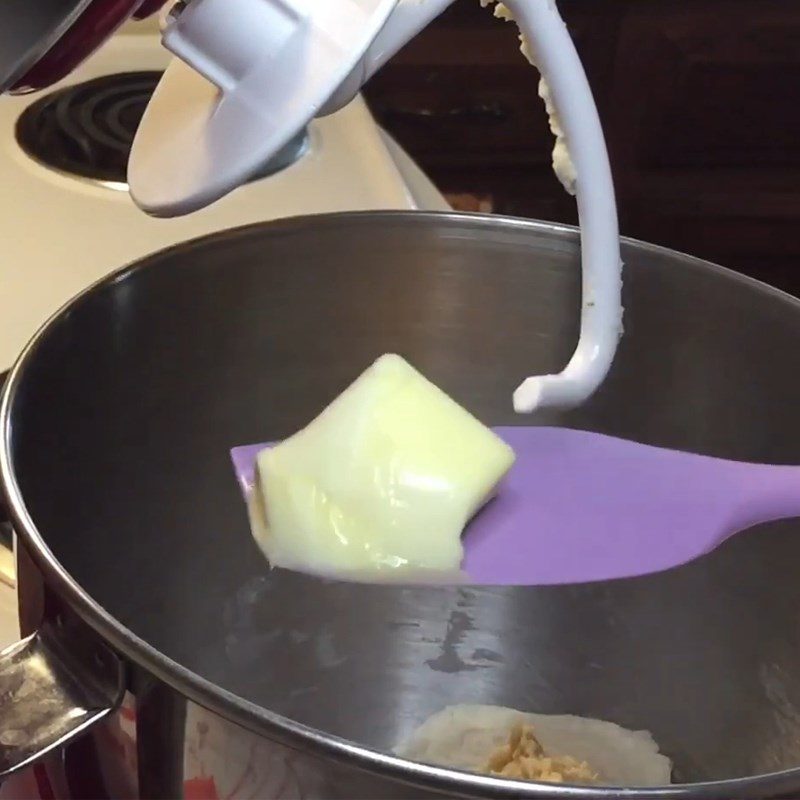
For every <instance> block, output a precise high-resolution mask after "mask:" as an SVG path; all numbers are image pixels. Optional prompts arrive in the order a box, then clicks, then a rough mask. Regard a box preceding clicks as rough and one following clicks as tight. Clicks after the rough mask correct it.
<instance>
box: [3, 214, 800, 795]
mask: <svg viewBox="0 0 800 800" xmlns="http://www.w3.org/2000/svg"><path fill="white" fill-rule="evenodd" d="M54 257H55V256H54ZM624 259H625V264H626V267H625V306H626V310H627V311H626V318H625V328H626V334H625V337H624V340H623V342H622V345H621V349H620V352H619V356H618V359H617V361H616V363H615V365H614V368H613V370H612V373H611V375H610V376H609V379H608V381H607V382H606V383H605V385H604V386H603V387H602V389H601V390H600V392H599V393H598V394H597V395H596V397H594V399H593V400H592V401H591V402H590V403H589V404H588V405H587V406H586V407H585V408H582V409H580V410H577V411H574V412H571V413H568V414H563V415H558V414H551V415H548V416H542V417H538V418H536V419H535V420H531V419H528V418H520V417H516V416H515V415H514V414H513V412H512V410H511V392H512V390H513V388H514V387H515V386H516V384H517V382H518V381H519V380H520V378H522V377H523V376H525V375H528V374H531V373H532V372H537V371H539V372H545V371H555V370H558V369H559V368H560V367H561V366H562V365H563V363H564V362H565V360H566V358H567V357H568V356H569V354H570V352H571V349H572V347H573V345H574V341H575V337H576V333H577V321H578V308H579V269H578V259H577V238H576V234H575V232H574V231H573V230H571V229H568V228H564V227H558V226H554V225H547V224H542V223H534V222H527V221H520V220H513V219H503V218H496V217H492V218H490V217H481V216H460V215H433V214H402V213H380V214H376V213H367V214H348V215H334V216H321V217H313V218H307V219H295V220H289V221H283V222H277V223H271V224H267V225H262V226H256V227H251V228H246V229H242V230H237V231H231V232H227V233H223V234H219V235H215V236H212V237H209V238H207V239H202V240H199V241H196V242H191V243H189V244H185V245H181V246H179V247H176V248H173V249H171V250H168V251H165V252H163V253H159V254H157V255H154V256H152V257H150V258H148V259H145V260H144V261H143V262H141V263H140V264H137V265H134V266H133V267H131V268H129V269H127V270H125V271H123V272H121V273H119V274H117V275H116V276H114V277H112V278H110V279H108V280H106V281H103V282H102V283H100V284H99V285H98V286H96V287H94V288H93V289H91V290H89V291H88V292H86V293H85V294H83V295H82V296H80V297H79V298H77V299H76V300H75V301H74V302H73V303H72V304H71V305H70V306H69V307H68V308H67V309H66V310H64V311H63V312H62V313H60V314H59V315H58V316H56V318H55V319H53V320H52V321H51V322H50V323H49V324H48V325H47V326H46V327H45V329H44V330H43V331H42V332H41V333H40V334H39V335H38V336H37V337H36V339H35V340H34V341H33V343H32V344H31V346H30V347H29V348H28V350H27V352H26V353H25V354H24V356H23V357H22V359H21V361H20V362H19V363H18V364H17V366H16V368H15V370H14V372H13V373H12V376H11V378H10V379H9V382H8V384H7V386H6V391H5V395H4V401H3V407H2V462H1V463H2V478H3V483H4V487H5V491H6V493H7V496H8V501H9V505H10V507H11V509H12V513H13V514H14V521H15V526H16V529H17V531H18V533H19V536H20V539H21V542H22V545H23V547H24V550H25V551H26V553H27V554H28V555H30V557H31V559H32V563H30V564H29V563H28V562H27V561H25V564H23V570H22V574H21V581H22V584H23V594H24V599H23V612H24V617H25V622H26V628H27V630H28V632H30V631H32V630H33V629H34V628H38V630H39V633H38V635H37V636H35V637H34V639H33V640H32V642H31V643H29V645H28V646H27V648H23V650H22V651H21V652H20V653H18V654H17V656H16V657H15V659H14V661H13V664H12V663H11V660H10V658H9V656H6V657H5V661H4V664H3V670H2V676H0V682H2V687H4V688H5V690H8V686H9V683H8V682H9V680H10V678H9V675H11V674H12V673H13V675H15V676H16V680H17V681H19V676H20V675H23V676H24V675H26V674H30V672H29V671H30V669H31V664H30V662H31V660H32V659H33V658H34V656H36V657H38V658H39V662H38V663H39V665H40V668H41V665H42V664H44V665H45V667H46V669H44V672H45V673H46V674H48V675H50V676H51V677H52V680H51V681H50V682H49V683H47V682H46V681H45V682H40V683H42V686H44V683H47V686H46V687H44V688H42V686H40V690H41V692H44V691H45V689H46V690H47V691H49V692H50V693H51V694H56V695H57V696H58V698H59V700H60V705H59V704H58V703H56V704H55V705H51V706H45V705H43V704H42V703H41V702H40V701H41V696H40V697H39V698H38V699H39V702H38V705H36V706H35V707H34V706H32V705H31V702H30V695H29V696H28V701H27V705H25V703H24V702H23V701H24V700H25V697H19V696H18V695H19V692H17V695H16V699H17V701H18V705H19V703H22V704H23V705H22V706H20V708H26V709H27V713H29V714H33V716H34V717H35V718H36V720H37V722H36V725H38V727H36V725H34V724H33V722H28V723H25V722H24V721H23V722H21V723H20V724H21V725H27V726H28V727H29V728H31V729H33V728H35V731H34V732H35V733H36V734H37V737H38V738H37V739H36V741H37V746H39V747H44V746H46V745H48V744H53V742H54V736H53V732H54V731H56V732H58V733H59V735H63V736H69V735H71V734H72V733H73V729H74V728H75V727H76V724H75V723H74V720H78V721H79V722H81V724H82V725H87V724H89V723H91V722H93V721H94V720H95V719H97V718H99V717H101V716H103V714H105V713H107V712H108V710H109V709H111V708H113V707H114V705H115V704H116V703H118V702H119V697H120V689H121V687H122V686H124V687H125V688H127V689H128V690H129V691H130V692H132V693H133V695H134V696H135V699H136V702H137V704H138V713H139V718H138V723H137V724H138V736H139V744H138V747H139V780H140V787H142V788H140V791H141V792H142V796H146V797H166V796H169V797H175V796H179V795H181V794H182V793H183V791H184V789H183V779H184V777H185V773H184V770H185V764H186V761H185V749H186V747H187V746H188V745H187V723H186V719H187V714H189V715H190V716H191V714H192V713H194V712H193V711H191V709H193V708H195V706H192V705H190V701H191V702H196V703H199V704H201V705H203V706H205V707H206V708H208V709H210V710H211V712H213V715H218V717H223V718H226V719H228V720H232V721H234V722H235V723H236V724H237V725H239V726H242V729H241V730H240V731H239V733H240V735H241V736H242V737H244V738H243V739H242V741H245V742H252V743H253V746H254V747H255V743H259V746H264V747H269V748H271V750H270V752H271V753H272V754H273V755H275V757H276V758H277V759H278V760H281V759H283V762H286V759H289V761H291V763H292V764H293V765H294V766H293V770H294V773H296V774H297V775H299V776H300V778H299V779H298V780H300V781H301V782H305V783H303V785H304V786H306V789H304V791H306V796H317V797H325V798H329V797H342V798H345V797H347V798H353V797H364V798H376V797H422V796H429V795H432V794H435V793H437V792H441V793H444V794H446V795H448V796H475V797H500V796H508V797H511V796H514V797H523V796H524V797H559V798H567V797H569V798H582V799H583V800H588V799H589V798H591V800H600V798H612V797H614V798H618V797H623V796H624V797H626V798H630V797H642V798H656V797H657V798H662V799H663V798H673V797H674V798H677V797H680V798H708V797H720V798H723V797H724V798H727V800H731V799H732V798H743V797H766V796H775V795H778V794H780V793H786V794H789V795H793V796H795V797H797V796H798V794H800V769H798V768H800V526H798V524H797V523H795V522H790V523H784V524H780V525H772V526H770V527H769V528H765V529H764V530H762V531H760V532H757V533H753V534H751V535H747V536H741V537H738V538H737V539H736V540H735V541H731V542H729V543H728V544H727V545H725V546H724V547H722V548H721V549H720V550H719V551H717V552H715V553H714V554H712V555H710V556H708V557H706V558H704V559H701V560H700V561H698V562H696V563H693V564H690V565H687V566H685V567H682V568H680V569H676V570H673V571H671V572H667V573H664V574H660V575H654V576H650V577H646V578H641V579H635V580H625V581H616V582H609V583H603V584H596V585H581V586H565V587H551V588H542V589H540V588H519V589H513V588H512V589H492V588H469V587H461V588H405V589H404V588H396V587H370V586H359V585H348V584H341V583H336V582H326V581H321V580H317V579H312V578H308V577H303V576H300V575H295V574H291V573H285V572H281V571H276V572H272V573H270V572H269V571H268V569H267V566H266V564H265V562H264V560H263V559H262V557H261V555H260V554H259V552H258V550H257V548H256V546H255V545H254V544H253V542H252V541H251V537H250V534H249V530H248V525H247V519H246V515H245V509H244V507H243V504H242V501H241V498H240V496H239V494H238V490H237V487H236V484H235V482H234V479H233V475H232V471H231V467H230V463H229V457H228V450H229V448H230V447H231V446H233V445H237V444H244V443H248V442H257V441H266V440H274V439H278V438H280V437H283V436H285V435H287V434H289V433H291V432H293V431H294V430H296V429H297V428H298V427H300V426H302V425H303V424H304V423H306V422H307V421H308V420H309V419H310V418H311V417H312V416H313V415H314V414H315V413H316V412H317V411H318V410H319V409H320V408H321V407H322V406H323V405H324V404H325V403H326V402H327V401H329V400H330V399H331V398H332V397H333V396H334V395H335V394H336V393H337V392H338V391H340V390H341V389H342V388H343V387H344V386H345V385H346V384H347V383H348V382H349V381H350V380H351V379H352V378H353V377H354V376H355V375H356V374H357V373H358V372H360V371H361V370H362V369H363V368H364V367H365V366H366V365H367V364H368V363H369V362H370V361H371V360H372V359H373V358H375V357H376V356H377V355H379V354H381V353H383V352H386V351H396V352H399V353H401V354H403V355H404V356H406V357H407V358H408V359H409V360H410V361H411V362H412V363H413V364H415V365H416V366H417V367H418V368H419V369H421V370H422V371H423V372H424V373H425V374H427V375H428V376H430V377H431V378H432V379H433V380H434V381H435V382H436V383H438V384H439V385H440V386H441V387H442V388H444V389H445V390H446V391H448V392H449V393H450V394H452V395H453V396H454V397H455V398H457V399H458V400H459V401H460V402H462V403H463V404H465V405H466V406H467V407H468V408H469V409H471V410H472V411H474V412H475V413H476V414H477V415H478V416H480V417H481V418H482V419H483V420H484V421H486V422H487V423H490V424H530V423H532V422H535V423H553V422H556V423H559V424H564V425H571V426H580V427H585V428H589V429H593V430H597V431H602V432H607V433H611V434H615V435H618V436H623V437H629V438H632V439H637V440H639V441H642V442H647V443H650V444H657V445H665V446H668V447H674V448H684V449H688V450H693V451H698V452H703V453H708V454H713V455H717V456H724V457H727V458H738V459H749V460H756V461H759V460H763V461H768V462H780V463H783V462H785V463H800V411H799V409H800V373H798V370H797V368H796V366H795V358H796V353H797V351H798V348H800V303H798V301H796V300H794V299H792V298H790V297H788V296H786V295H784V294H781V293H780V292H778V291H775V290H773V289H770V288H768V287H766V286H763V285H760V284H758V283H756V282H754V281H752V280H749V279H747V278H744V277H741V276H738V275H735V274H734V273H731V272H728V271H726V270H724V269H721V268H719V267H716V266H713V265H711V264H707V263H704V262H700V261H698V260H696V259H692V258H690V257H688V256H683V255H679V254H677V253H674V252H670V251H667V250H663V249H660V248H657V247H652V246H649V245H645V244H641V243H636V242H630V241H629V242H625V244H624ZM798 491H800V486H798ZM676 524H679V522H678V521H676ZM541 557H542V558H546V557H547V554H546V553H542V554H541ZM40 580H41V582H42V584H43V586H44V590H43V593H41V594H37V589H38V587H39V586H40ZM54 620H57V624H56V622H55V621H54ZM78 644H80V646H77V645H78ZM65 681H66V682H67V683H69V686H68V687H67V688H65ZM17 685H18V684H17ZM12 688H13V687H12ZM41 692H40V694H41ZM59 692H60V694H59ZM34 694H35V693H34ZM14 696H15V694H14V691H11V694H10V695H6V698H7V697H14ZM459 702H470V703H497V704H502V705H509V706H514V707H518V708H522V709H529V710H535V711H540V712H552V713H556V712H569V713H573V714H581V715H588V716H593V717H600V718H604V719H609V720H613V721H615V722H618V723H620V724H622V725H624V726H626V727H630V728H646V729H648V730H650V731H651V732H652V733H653V734H654V736H655V738H656V740H657V741H658V742H659V743H660V745H661V746H662V748H663V750H664V751H665V752H666V753H667V754H668V755H669V756H671V757H672V758H673V759H674V761H675V773H674V777H675V780H676V781H677V782H678V783H682V784H685V785H682V786H677V787H672V788H663V789H660V790H648V791H633V792H619V791H615V790H610V789H574V790H573V789H568V788H564V787H552V786H541V785H535V784H525V785H514V784H513V783H506V782H503V781H499V780H494V779H487V778H480V777H476V776H470V775H465V774H458V773H453V772H448V771H446V770H435V769H431V768H428V767H424V766H420V765H413V764H410V763H406V762H402V761H398V760H396V759H392V758H390V757H388V756H386V755H383V754H382V753H384V752H385V751H387V750H388V749H390V748H391V747H392V746H393V745H394V744H395V743H396V742H397V741H398V740H399V739H400V738H401V737H402V736H403V735H405V734H406V733H408V732H409V731H410V730H411V729H412V728H413V727H414V726H415V725H417V724H418V723H420V722H421V721H422V720H423V719H424V718H426V717H427V716H428V715H429V714H431V713H432V712H434V711H436V710H438V709H440V708H441V707H442V706H444V705H447V704H450V703H459ZM3 703H4V708H3V713H5V712H6V710H7V707H8V706H7V699H4V700H3ZM71 703H72V704H73V706H74V705H75V704H76V703H77V704H79V705H80V704H81V703H82V709H83V710H82V715H81V714H77V715H73V717H72V718H70V719H72V720H73V722H70V719H67V718H66V717H64V716H63V711H64V709H69V708H70V704H71ZM47 708H50V709H53V708H59V709H61V712H62V717H61V721H60V727H59V726H58V725H55V726H54V724H53V723H54V719H53V718H52V717H53V716H54V712H53V713H51V712H48V711H47V710H46V709H47ZM187 708H188V709H189V711H187ZM43 709H44V710H43ZM73 710H74V709H73ZM20 713H21V712H20ZM48 714H49V716H48ZM55 722H58V720H55ZM40 723H41V724H40ZM45 723H47V724H45ZM48 726H49V727H48ZM237 730H239V729H237ZM48 732H49V733H48ZM48 736H49V738H48ZM13 739H14V737H12V740H13ZM2 742H3V739H2V737H1V736H0V756H2V760H3V763H4V765H5V767H6V769H13V768H14V767H15V766H16V765H18V763H19V762H20V759H21V756H20V753H19V748H18V747H17V748H15V747H13V746H10V745H9V744H8V742H6V743H5V745H4V744H2ZM12 745H13V742H12ZM30 749H31V748H30V747H29V750H30ZM34 749H35V748H34ZM28 755H30V756H31V757H32V756H34V755H35V753H28ZM311 776H314V777H313V780H312V777H311ZM306 783H307V784H308V785H306ZM309 787H311V788H309ZM298 791H299V790H298ZM276 793H277V790H276ZM273 796H278V795H277V794H274V795H273Z"/></svg>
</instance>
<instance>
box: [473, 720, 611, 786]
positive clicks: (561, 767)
mask: <svg viewBox="0 0 800 800" xmlns="http://www.w3.org/2000/svg"><path fill="white" fill-rule="evenodd" d="M484 771H485V772H487V773H488V774H489V775H499V776H500V777H503V778H512V779H516V780H523V781H544V782H546V783H569V784H573V785H575V784H583V785H595V784H597V783H598V779H599V776H598V775H597V773H596V772H594V771H593V770H592V769H591V767H590V766H589V765H588V764H587V763H586V762H585V761H578V759H576V758H572V756H546V755H545V752H544V748H543V747H542V745H541V744H539V740H538V739H537V738H536V736H535V735H534V733H533V729H532V728H531V727H530V726H529V725H524V724H522V723H519V724H517V725H515V726H514V727H513V728H512V729H511V734H510V736H509V737H508V742H506V744H504V745H501V746H500V747H498V748H497V749H496V750H495V751H494V752H493V753H492V754H491V756H490V757H489V761H488V763H487V765H486V769H485V770H484Z"/></svg>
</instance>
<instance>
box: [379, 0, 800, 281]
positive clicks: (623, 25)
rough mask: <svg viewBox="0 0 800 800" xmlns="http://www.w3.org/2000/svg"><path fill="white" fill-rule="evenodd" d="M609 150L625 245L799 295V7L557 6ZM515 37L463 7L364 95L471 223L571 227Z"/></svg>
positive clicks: (729, 1)
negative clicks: (636, 242) (477, 216)
mask: <svg viewBox="0 0 800 800" xmlns="http://www.w3.org/2000/svg"><path fill="white" fill-rule="evenodd" d="M559 8H560V9H561V11H562V14H563V16H564V18H565V19H566V21H567V24H568V25H569V27H570V30H571V32H572V34H573V36H574V38H575V40H576V43H577V47H578V50H579V51H580V54H581V56H582V58H583V61H584V64H585V67H586V70H587V73H588V75H589V80H590V82H591V84H592V87H593V89H594V92H595V96H596V99H597V103H598V106H599V107H600V111H601V116H602V119H603V123H604V127H605V130H606V134H607V137H608V143H609V149H610V151H611V157H612V165H613V168H614V175H615V180H616V186H617V194H618V199H619V206H620V218H621V227H622V232H623V233H624V234H626V235H629V236H635V237H638V238H641V239H646V240H648V241H652V242H656V243H658V244H663V245H667V246H669V247H673V248H675V249H678V250H683V251H686V252H690V253H692V254H694V255H698V256H702V257H704V258H708V259H711V260H713V261H716V262H718V263H721V264H723V265H725V266H728V267H732V268H734V269H738V270H740V271H742V272H746V273H748V274H750V275H753V276H755V277H758V278H760V279H762V280H765V281H767V282H769V283H772V284H774V285H777V286H780V287H781V288H784V289H786V290H788V291H791V292H793V293H794V294H800V259H798V255H800V225H799V224H798V222H800V4H799V3H798V1H797V0H561V2H560V3H559ZM516 35H517V31H516V27H515V26H513V25H509V24H506V23H502V22H500V21H497V20H494V19H492V16H491V11H490V10H487V9H482V8H481V7H480V6H479V4H478V0H474V1H473V2H467V1H466V0H461V2H458V3H455V4H454V6H453V7H451V9H450V10H449V11H448V12H446V13H445V14H444V15H443V16H442V17H441V18H440V19H439V20H438V21H437V22H436V23H434V24H433V25H432V26H431V27H430V28H428V30H426V31H425V32H424V33H423V34H421V35H420V36H418V37H417V38H416V39H415V40H414V41H413V42H412V43H411V44H410V45H409V46H408V47H407V48H406V49H405V50H404V51H402V52H401V53H400V54H399V55H398V56H397V57H395V59H394V60H393V61H392V62H391V63H390V64H389V65H387V66H386V67H385V68H384V69H383V70H382V71H381V72H380V73H379V74H378V75H377V76H376V77H375V78H374V79H373V80H372V81H371V82H370V84H369V86H368V87H367V90H366V95H367V98H368V100H369V102H370V105H371V107H372V109H373V111H374V113H375V114H376V116H377V117H378V118H379V120H380V122H381V123H382V124H383V125H384V126H385V127H386V128H387V130H389V131H390V132H391V133H392V134H393V135H394V136H395V137H396V138H397V139H398V140H399V141H400V143H401V144H402V145H403V146H405V147H406V149H407V150H408V151H409V152H410V153H411V155H412V156H413V157H414V158H415V159H417V161H418V162H419V163H420V164H421V166H422V167H423V169H425V170H426V171H427V172H428V174H429V175H430V176H431V177H432V178H433V180H434V181H435V182H436V183H437V185H438V186H439V187H440V188H442V189H443V190H444V191H445V192H446V193H448V195H449V196H450V197H451V200H452V201H453V202H454V204H455V205H456V206H457V207H459V208H463V209H472V208H475V209H478V208H480V209H482V210H487V211H488V210H491V211H495V212H498V213H507V214H516V215H522V216H526V217H535V218H539V219H548V220H560V221H567V222H574V221H575V210H574V203H573V201H572V200H571V198H569V197H567V196H566V195H565V194H564V192H563V191H562V189H561V187H560V185H559V184H558V183H557V181H556V179H555V177H554V176H553V174H552V172H551V169H550V150H551V148H552V137H551V136H550V133H549V131H548V129H547V120H546V116H545V113H544V110H543V106H542V103H541V101H540V100H539V98H538V97H537V96H536V87H537V81H538V76H537V74H536V72H535V71H534V70H533V69H532V68H531V67H530V66H529V65H528V64H527V62H526V61H525V60H524V59H523V57H522V56H521V55H520V54H519V52H518V50H517V42H516Z"/></svg>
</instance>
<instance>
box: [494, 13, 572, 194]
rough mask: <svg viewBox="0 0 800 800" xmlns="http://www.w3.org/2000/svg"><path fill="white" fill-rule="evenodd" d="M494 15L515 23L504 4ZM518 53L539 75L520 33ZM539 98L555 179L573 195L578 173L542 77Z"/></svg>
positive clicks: (528, 43) (534, 60)
mask: <svg viewBox="0 0 800 800" xmlns="http://www.w3.org/2000/svg"><path fill="white" fill-rule="evenodd" d="M494 2H495V0H480V4H481V6H483V7H484V8H488V7H489V6H490V5H492V4H493V3H494ZM494 15H495V17H497V18H498V19H501V20H503V21H504V22H515V20H514V16H513V15H512V13H511V10H510V9H509V8H508V6H506V5H505V4H504V3H497V5H495V7H494ZM519 39H520V51H521V52H522V54H523V55H524V56H525V58H526V59H528V61H529V62H530V63H531V64H532V65H533V66H534V67H536V69H538V70H539V72H540V74H541V71H542V70H541V67H540V66H539V64H538V63H537V60H536V56H535V54H534V52H533V48H532V46H531V43H530V42H529V41H528V39H527V37H526V36H525V35H524V34H523V33H522V32H520V34H519ZM539 97H541V98H542V100H543V101H544V106H545V109H546V111H547V117H548V121H549V124H550V131H551V132H552V134H553V136H555V138H556V141H555V145H554V146H553V171H554V172H555V174H556V177H557V178H558V180H559V181H560V182H561V185H562V186H563V187H564V189H565V190H566V191H567V192H568V193H569V194H571V195H574V194H575V184H576V182H577V179H578V173H577V170H576V169H575V164H574V163H573V161H572V156H570V152H569V147H568V146H567V138H566V135H565V134H564V129H563V128H562V126H561V120H560V119H559V116H558V111H557V110H556V107H555V104H554V103H553V98H552V95H551V93H550V87H549V86H548V84H547V81H546V80H545V78H544V76H543V75H542V76H541V78H540V79H539Z"/></svg>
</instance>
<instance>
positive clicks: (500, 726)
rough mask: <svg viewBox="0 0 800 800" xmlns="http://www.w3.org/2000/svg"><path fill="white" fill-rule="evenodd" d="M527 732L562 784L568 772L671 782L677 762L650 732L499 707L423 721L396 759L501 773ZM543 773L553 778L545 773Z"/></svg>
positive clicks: (615, 781)
mask: <svg viewBox="0 0 800 800" xmlns="http://www.w3.org/2000/svg"><path fill="white" fill-rule="evenodd" d="M529 733H532V734H533V736H534V737H535V740H536V741H538V743H539V744H541V747H542V750H543V751H544V752H543V756H545V757H546V758H549V759H552V760H553V763H552V764H549V765H547V764H545V766H547V767H549V768H551V773H550V774H551V777H550V780H556V781H559V782H562V781H561V780H560V779H559V775H562V774H563V773H564V772H566V774H568V775H570V774H571V775H578V776H583V777H585V778H586V779H585V780H583V781H581V782H583V783H592V784H594V785H600V786H619V787H647V786H666V785H668V784H669V783H670V776H671V772H672V762H671V761H670V760H669V759H668V758H667V757H666V756H664V755H662V754H661V753H659V749H658V745H657V744H656V742H655V740H654V739H653V737H652V736H651V735H650V734H649V733H648V732H647V731H630V730H627V729H626V728H622V727H620V726H619V725H615V724H614V723H613V722H604V721H603V720H599V719H590V718H587V717H576V716H568V715H548V714H531V713H526V712H522V711H516V710H514V709H512V708H503V707H501V706H485V705H457V706H449V707H448V708H445V709H443V710H442V711H439V712H437V713H436V714H434V715H433V716H431V717H429V718H428V719H427V720H426V721H425V722H424V723H422V725H420V727H419V728H417V729H416V730H415V731H414V732H413V733H412V734H411V735H410V736H409V737H408V738H407V739H406V740H405V741H403V742H401V743H400V744H399V745H398V746H397V747H396V748H395V754H396V755H398V756H401V757H402V758H407V759H410V760H412V761H421V762H424V763H428V764H433V765H435V766H441V767H450V768H453V769H460V770H466V771H468V772H480V773H492V772H494V773H495V774H498V773H501V770H499V769H497V767H501V766H502V765H504V764H508V763H509V762H510V761H511V760H512V759H511V758H509V757H505V756H504V755H503V749H504V748H507V747H508V746H509V745H510V744H511V745H512V746H513V744H514V742H515V737H516V736H517V734H521V735H522V736H523V737H524V736H525V735H526V734H529ZM512 749H513V747H512ZM508 755H513V754H508ZM490 762H491V766H490ZM581 765H582V766H581ZM565 767H566V768H565ZM504 774H506V775H507V776H508V777H516V775H517V774H518V770H517V769H516V768H515V767H514V768H511V769H508V770H506V771H505V773H504ZM537 775H539V779H540V780H546V779H547V778H546V775H547V771H546V770H542V771H541V774H540V773H538V772H537ZM590 775H591V777H592V780H589V779H588V778H589V776H590ZM563 782H565V783H566V782H568V781H566V780H564V781H563ZM576 782H577V781H576Z"/></svg>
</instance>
